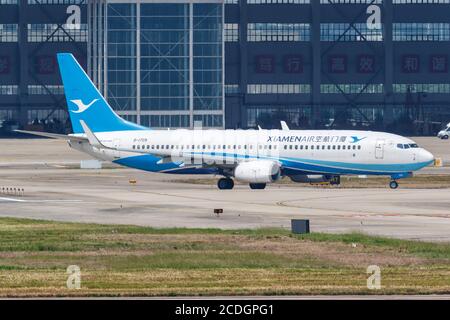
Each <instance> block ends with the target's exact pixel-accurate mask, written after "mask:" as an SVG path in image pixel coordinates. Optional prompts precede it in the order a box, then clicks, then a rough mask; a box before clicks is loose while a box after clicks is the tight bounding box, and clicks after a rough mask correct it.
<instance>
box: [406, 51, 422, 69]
mask: <svg viewBox="0 0 450 320" xmlns="http://www.w3.org/2000/svg"><path fill="white" fill-rule="evenodd" d="M419 71H420V58H419V56H418V55H416V54H405V55H403V56H402V72H403V73H418V72H419Z"/></svg>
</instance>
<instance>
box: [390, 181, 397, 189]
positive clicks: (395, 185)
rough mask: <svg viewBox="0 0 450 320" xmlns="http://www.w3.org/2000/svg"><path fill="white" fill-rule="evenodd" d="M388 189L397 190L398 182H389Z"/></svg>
mask: <svg viewBox="0 0 450 320" xmlns="http://www.w3.org/2000/svg"><path fill="white" fill-rule="evenodd" d="M389 187H390V188H391V189H397V188H398V182H397V181H395V180H392V181H391V182H389Z"/></svg>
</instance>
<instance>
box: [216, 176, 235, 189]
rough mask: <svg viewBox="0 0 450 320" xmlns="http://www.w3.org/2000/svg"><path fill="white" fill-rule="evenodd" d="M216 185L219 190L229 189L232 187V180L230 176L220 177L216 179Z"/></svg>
mask: <svg viewBox="0 0 450 320" xmlns="http://www.w3.org/2000/svg"><path fill="white" fill-rule="evenodd" d="M217 187H218V188H219V189H220V190H231V189H233V187H234V181H233V179H230V178H221V179H219V181H217Z"/></svg>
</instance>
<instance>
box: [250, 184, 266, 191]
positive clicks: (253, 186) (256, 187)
mask: <svg viewBox="0 0 450 320" xmlns="http://www.w3.org/2000/svg"><path fill="white" fill-rule="evenodd" d="M249 185H250V189H253V190H262V189H265V188H266V184H265V183H250V184H249Z"/></svg>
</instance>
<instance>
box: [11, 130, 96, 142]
mask: <svg viewBox="0 0 450 320" xmlns="http://www.w3.org/2000/svg"><path fill="white" fill-rule="evenodd" d="M14 131H15V132H19V133H26V134H32V135H35V136H40V137H46V138H52V139H62V140H71V141H87V140H88V139H87V138H85V137H78V136H72V135H67V134H57V133H50V132H41V131H26V130H14Z"/></svg>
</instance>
